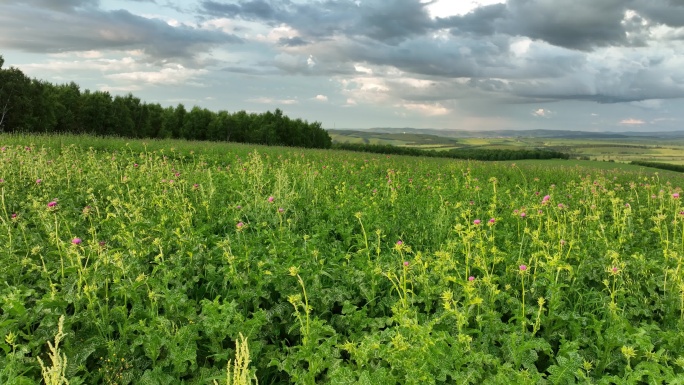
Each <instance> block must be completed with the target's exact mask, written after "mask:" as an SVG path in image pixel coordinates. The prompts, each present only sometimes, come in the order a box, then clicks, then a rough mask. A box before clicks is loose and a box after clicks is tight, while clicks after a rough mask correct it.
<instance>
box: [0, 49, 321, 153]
mask: <svg viewBox="0 0 684 385" xmlns="http://www.w3.org/2000/svg"><path fill="white" fill-rule="evenodd" d="M0 59H1V57H0ZM3 63H4V60H2V61H0V132H16V133H19V132H29V133H62V134H64V133H72V134H81V133H89V134H93V135H101V136H119V137H124V138H177V139H187V140H213V141H233V142H241V143H245V142H246V143H257V144H267V145H283V146H296V147H308V148H330V146H331V144H332V140H331V139H330V136H329V135H328V133H327V132H326V131H325V130H324V129H323V128H322V127H321V124H320V123H319V122H313V123H309V122H307V121H303V120H301V119H291V118H289V117H287V116H285V115H283V112H282V111H281V110H280V109H276V110H275V111H274V112H271V111H268V112H265V113H262V114H257V113H250V114H248V113H246V112H245V111H239V112H236V113H234V114H230V113H228V112H227V111H220V112H218V113H216V112H213V111H210V110H208V109H206V108H201V107H198V106H195V107H193V108H192V109H191V110H190V111H189V112H188V111H187V110H186V109H185V106H183V105H182V104H179V105H178V106H177V107H176V108H173V107H167V108H163V107H162V106H161V105H159V104H154V103H145V102H142V101H141V100H140V99H139V98H137V97H135V96H133V95H132V94H130V93H129V94H128V95H125V96H120V95H116V96H112V95H111V94H110V93H109V92H107V91H104V92H103V91H95V92H91V91H90V90H85V91H83V92H81V90H80V89H79V86H78V85H77V84H75V83H73V82H72V83H69V84H61V85H54V84H51V83H48V82H44V81H39V80H35V79H33V80H32V79H30V78H29V77H27V76H26V75H24V74H23V73H22V72H21V71H20V70H19V69H17V68H14V67H10V68H8V69H3V68H2V64H3Z"/></svg>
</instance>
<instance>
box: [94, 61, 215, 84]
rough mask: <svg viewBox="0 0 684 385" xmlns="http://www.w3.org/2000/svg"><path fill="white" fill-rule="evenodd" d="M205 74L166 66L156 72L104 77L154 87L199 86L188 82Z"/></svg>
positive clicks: (203, 71)
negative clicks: (152, 85)
mask: <svg viewBox="0 0 684 385" xmlns="http://www.w3.org/2000/svg"><path fill="white" fill-rule="evenodd" d="M205 73H207V70H203V69H191V68H185V67H183V66H182V65H180V64H176V65H173V66H168V67H166V68H162V69H160V70H158V71H135V72H123V73H117V74H110V75H107V76H106V77H107V78H109V79H112V80H120V81H128V82H135V83H147V84H154V85H195V86H196V85H199V84H198V83H197V82H191V81H190V80H192V79H196V78H197V77H199V76H200V75H203V74H205Z"/></svg>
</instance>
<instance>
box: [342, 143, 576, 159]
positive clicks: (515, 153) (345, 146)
mask: <svg viewBox="0 0 684 385" xmlns="http://www.w3.org/2000/svg"><path fill="white" fill-rule="evenodd" d="M333 148H335V149H339V150H347V151H358V152H370V153H376V154H388V155H389V154H392V155H408V156H429V157H438V158H452V159H472V160H484V161H495V160H522V159H569V158H570V155H568V154H565V153H562V152H558V151H549V150H541V149H534V150H493V149H481V148H465V149H460V148H457V149H451V150H448V151H435V150H421V149H419V148H415V147H397V146H392V145H389V144H364V143H335V144H333Z"/></svg>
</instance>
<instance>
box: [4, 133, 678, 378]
mask: <svg viewBox="0 0 684 385" xmlns="http://www.w3.org/2000/svg"><path fill="white" fill-rule="evenodd" d="M573 163H574V161H560V162H557V163H554V162H553V161H552V162H544V163H542V162H539V161H537V162H515V164H513V163H496V162H492V163H485V162H474V161H454V160H449V159H432V158H419V157H418V158H417V157H399V156H386V155H374V154H362V153H348V152H344V151H325V150H302V149H297V148H277V147H273V148H268V147H260V146H249V145H232V144H226V143H222V144H219V143H208V142H180V141H144V142H143V141H134V140H121V139H116V138H94V137H88V136H19V135H14V136H8V135H0V179H1V181H0V198H1V199H0V242H2V244H3V248H2V249H0V279H1V280H2V282H3V283H4V284H3V285H2V286H1V287H0V309H2V311H1V312H0V335H2V336H4V338H2V339H1V340H0V350H2V351H3V353H4V354H0V383H3V384H24V383H39V382H41V381H42V380H43V377H44V373H46V372H44V370H47V371H48V372H50V373H52V372H51V370H52V369H50V366H49V365H47V366H46V365H45V363H46V362H53V363H55V362H57V364H55V365H52V368H57V369H55V370H56V371H55V372H54V373H57V372H59V376H54V377H51V378H53V379H54V380H55V381H57V382H59V381H62V382H63V380H64V379H66V380H68V381H69V382H70V383H72V384H78V383H83V384H86V383H87V384H90V383H102V384H115V383H116V384H167V383H179V384H211V383H228V382H229V381H230V383H236V382H237V383H249V382H250V381H252V382H253V381H254V379H255V378H257V379H258V380H259V383H262V384H276V383H277V384H288V383H291V384H307V385H309V384H320V383H326V384H328V383H329V384H340V383H370V384H452V383H464V384H483V385H489V384H509V383H515V384H546V383H551V384H572V383H583V384H609V383H626V384H640V383H678V382H679V383H681V382H682V381H684V355H683V354H682V352H684V339H682V338H681V336H682V335H683V334H682V331H683V330H684V274H682V271H684V205H683V204H682V201H681V198H680V194H682V193H684V190H682V186H684V178H683V177H682V176H681V175H680V174H669V173H665V172H662V173H658V174H655V173H649V172H647V171H645V170H641V169H634V168H629V165H622V164H618V163H608V162H578V163H577V165H572V164H573ZM561 164H562V165H566V164H571V165H572V166H570V167H564V166H561ZM599 165H601V166H603V165H605V166H612V167H611V168H604V169H600V168H597V167H594V166H599ZM585 166H590V167H585ZM55 336H57V337H55ZM53 341H54V344H53ZM247 341H249V344H247ZM247 345H248V346H247ZM55 357H59V358H60V359H59V360H58V361H55ZM38 358H40V359H41V360H42V361H43V364H41V362H40V361H39V360H38ZM62 358H63V359H62ZM229 365H230V366H229Z"/></svg>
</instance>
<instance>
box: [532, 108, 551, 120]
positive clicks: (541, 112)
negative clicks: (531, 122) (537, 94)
mask: <svg viewBox="0 0 684 385" xmlns="http://www.w3.org/2000/svg"><path fill="white" fill-rule="evenodd" d="M553 114H554V112H553V111H551V110H547V109H545V108H538V109H536V110H534V111H532V116H536V117H539V118H548V117H550V116H551V115H553Z"/></svg>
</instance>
